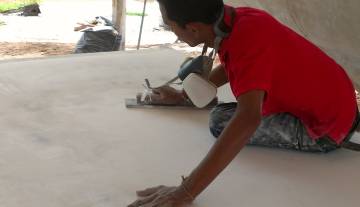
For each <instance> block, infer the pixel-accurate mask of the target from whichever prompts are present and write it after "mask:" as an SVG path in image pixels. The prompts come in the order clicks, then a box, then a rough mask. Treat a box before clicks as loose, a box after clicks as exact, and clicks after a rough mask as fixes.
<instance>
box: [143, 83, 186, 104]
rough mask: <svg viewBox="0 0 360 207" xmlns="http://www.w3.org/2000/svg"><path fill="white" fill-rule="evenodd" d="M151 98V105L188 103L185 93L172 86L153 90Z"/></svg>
mask: <svg viewBox="0 0 360 207" xmlns="http://www.w3.org/2000/svg"><path fill="white" fill-rule="evenodd" d="M149 96H150V97H149V98H150V101H151V103H154V104H169V105H181V104H184V103H186V98H185V96H184V95H183V93H182V92H181V91H179V90H176V89H175V88H172V87H170V86H164V87H160V88H156V89H152V93H151V94H149Z"/></svg>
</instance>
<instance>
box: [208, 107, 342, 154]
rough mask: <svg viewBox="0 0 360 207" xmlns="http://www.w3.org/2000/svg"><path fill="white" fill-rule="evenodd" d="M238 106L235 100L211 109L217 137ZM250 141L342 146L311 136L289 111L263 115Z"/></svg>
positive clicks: (313, 148) (301, 147) (307, 148)
mask: <svg viewBox="0 0 360 207" xmlns="http://www.w3.org/2000/svg"><path fill="white" fill-rule="evenodd" d="M236 106H237V104H236V103H226V104H220V105H218V106H216V107H215V108H214V109H213V110H212V111H211V113H210V123H209V125H210V131H211V133H212V134H213V135H214V137H216V138H217V137H219V136H220V134H221V132H222V131H223V130H224V128H225V127H226V126H227V124H228V122H229V121H230V119H231V118H232V116H233V114H234V113H235V110H236ZM248 144H249V145H257V146H266V147H274V148H283V149H291V150H297V151H304V152H330V151H333V150H335V149H337V148H339V146H338V145H337V144H336V143H335V142H333V141H332V140H330V139H329V138H327V137H323V138H320V139H318V140H316V141H315V140H313V139H311V138H310V137H309V135H308V134H307V132H306V129H305V127H304V125H303V124H302V123H301V121H300V120H299V119H297V118H296V117H294V116H292V115H291V114H288V113H283V114H276V115H272V116H268V117H264V118H263V119H262V121H261V124H260V126H259V127H258V129H257V130H256V132H255V133H254V134H253V136H252V137H251V139H250V141H249V143H248Z"/></svg>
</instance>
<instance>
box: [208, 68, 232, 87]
mask: <svg viewBox="0 0 360 207" xmlns="http://www.w3.org/2000/svg"><path fill="white" fill-rule="evenodd" d="M209 80H210V82H212V83H213V84H215V85H216V86H217V87H218V88H219V87H221V86H223V85H225V84H226V83H227V82H229V81H228V78H227V75H226V73H225V68H224V66H223V65H218V66H217V67H215V68H214V69H213V70H212V71H211V73H210V76H209Z"/></svg>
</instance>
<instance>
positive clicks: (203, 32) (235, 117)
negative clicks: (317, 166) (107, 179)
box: [130, 0, 358, 207]
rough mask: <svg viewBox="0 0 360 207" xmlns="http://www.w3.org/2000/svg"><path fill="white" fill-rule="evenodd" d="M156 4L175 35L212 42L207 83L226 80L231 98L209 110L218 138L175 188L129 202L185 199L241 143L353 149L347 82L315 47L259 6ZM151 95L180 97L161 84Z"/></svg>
mask: <svg viewBox="0 0 360 207" xmlns="http://www.w3.org/2000/svg"><path fill="white" fill-rule="evenodd" d="M158 1H159V3H160V10H161V12H162V15H163V19H164V22H165V23H166V24H167V25H169V26H170V28H171V29H172V31H173V32H174V33H175V34H176V35H177V36H178V37H179V39H180V40H182V41H184V42H186V43H188V44H189V45H190V46H196V45H199V44H201V43H204V44H205V45H207V46H209V47H212V48H217V47H218V48H217V49H218V54H219V57H220V60H221V65H219V66H217V67H216V68H214V69H213V70H212V72H211V74H210V77H209V80H210V81H211V82H212V83H213V84H215V85H216V86H217V87H220V86H222V85H224V84H226V83H228V82H229V83H230V86H231V89H232V92H233V94H234V96H235V97H236V99H237V102H236V103H226V104H220V105H218V106H217V107H215V108H214V109H213V110H212V112H211V116H210V130H211V132H212V134H213V135H214V136H215V137H217V138H218V140H217V142H216V143H215V144H214V146H213V147H212V149H211V150H210V152H209V153H208V155H207V156H206V157H205V158H204V160H203V161H202V162H201V163H200V164H199V166H197V167H196V168H195V170H194V171H193V172H192V173H191V174H190V175H189V177H187V178H184V180H183V182H182V184H181V185H180V186H178V187H165V186H159V187H155V188H150V189H147V190H145V191H140V192H138V195H139V196H140V197H141V198H140V199H139V200H137V201H135V202H134V203H133V204H131V205H130V206H143V205H144V206H149V207H150V206H172V207H176V206H181V205H183V204H186V203H189V202H191V201H192V200H194V199H195V198H196V197H197V196H198V195H199V194H200V193H201V192H202V191H203V190H204V189H205V188H206V187H207V186H208V185H209V184H210V183H211V182H212V181H213V180H214V179H215V178H216V177H217V175H219V174H220V173H221V171H222V170H223V169H224V168H225V167H226V166H227V165H228V164H229V163H230V162H231V161H232V160H233V158H234V157H235V156H236V155H237V154H238V153H239V151H240V150H241V149H242V148H243V147H244V146H245V145H246V144H254V145H263V146H270V147H279V148H286V149H294V150H299V151H307V152H329V151H333V150H335V149H337V148H340V147H341V146H347V147H354V146H355V147H356V146H358V145H356V144H354V145H351V144H349V143H350V142H349V140H350V139H351V136H352V133H353V132H354V130H355V128H356V127H357V123H358V111H357V104H356V96H355V90H354V87H353V85H352V82H351V80H350V79H349V77H348V76H347V74H346V72H345V71H344V69H343V68H342V67H341V66H340V65H338V64H337V63H336V62H335V61H334V60H333V59H332V58H330V57H329V56H327V55H326V54H325V53H324V52H323V51H321V50H320V49H319V48H318V47H316V46H315V45H314V44H312V43H310V42H309V41H308V40H306V39H304V38H303V37H302V36H300V35H299V34H297V33H295V32H294V31H292V30H291V29H289V28H288V27H286V26H285V25H283V24H281V23H280V22H278V21H277V20H276V19H274V18H273V17H272V16H270V15H269V14H268V13H266V12H264V11H261V10H257V9H253V8H233V7H229V6H224V4H223V1H222V0H158ZM219 22H220V23H219ZM217 23H219V24H217ZM218 30H220V32H219V31H218ZM219 33H224V34H220V36H222V41H221V42H220V43H219V44H218V45H217V41H215V40H216V38H217V36H219ZM152 98H153V99H159V98H160V99H173V100H181V99H182V98H183V96H182V95H181V93H180V92H178V91H176V90H175V89H171V88H168V87H167V88H163V89H161V90H158V91H157V94H154V96H153V97H152Z"/></svg>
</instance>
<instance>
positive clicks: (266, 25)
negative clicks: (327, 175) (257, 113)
mask: <svg viewBox="0 0 360 207" xmlns="http://www.w3.org/2000/svg"><path fill="white" fill-rule="evenodd" d="M225 22H226V24H229V25H230V24H231V17H230V16H229V14H226V15H225ZM233 23H234V24H233V29H232V32H231V34H230V35H229V36H228V37H227V38H226V39H224V40H223V42H222V43H221V46H220V50H219V57H220V60H221V62H222V64H223V65H224V66H225V70H226V73H227V76H228V79H229V82H230V86H231V89H232V91H233V94H234V95H235V97H239V96H240V95H242V94H244V93H246V92H248V91H251V90H263V91H265V92H266V96H265V98H264V102H263V108H262V114H263V116H268V115H272V114H277V113H291V114H292V115H294V116H296V117H297V118H299V119H300V120H301V121H302V122H303V124H304V125H305V127H306V129H307V131H308V133H309V135H310V136H311V137H312V138H313V139H318V138H320V137H323V136H329V137H330V138H331V139H333V140H334V141H335V142H336V143H338V144H340V143H341V142H342V140H343V139H344V138H345V137H346V136H347V134H348V133H349V131H350V128H351V126H352V124H353V122H354V119H355V114H356V107H357V105H356V98H355V97H356V96H355V89H354V87H353V85H352V82H351V80H350V79H349V77H348V76H347V74H346V72H345V71H344V69H343V68H342V67H341V66H340V65H338V64H337V63H336V62H335V61H334V60H333V59H332V58H330V57H329V56H328V55H326V54H325V53H324V52H322V51H321V50H320V49H319V48H318V47H316V46H315V45H314V44H312V43H310V42H309V41H308V40H306V39H305V38H303V37H301V36H300V35H298V34H297V33H295V32H294V31H292V30H291V29H289V28H288V27H286V26H285V25H283V24H281V23H280V22H278V21H277V20H276V19H274V18H273V17H272V16H270V15H269V14H268V13H266V12H264V11H261V10H257V9H253V8H236V17H235V19H234V22H233Z"/></svg>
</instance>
